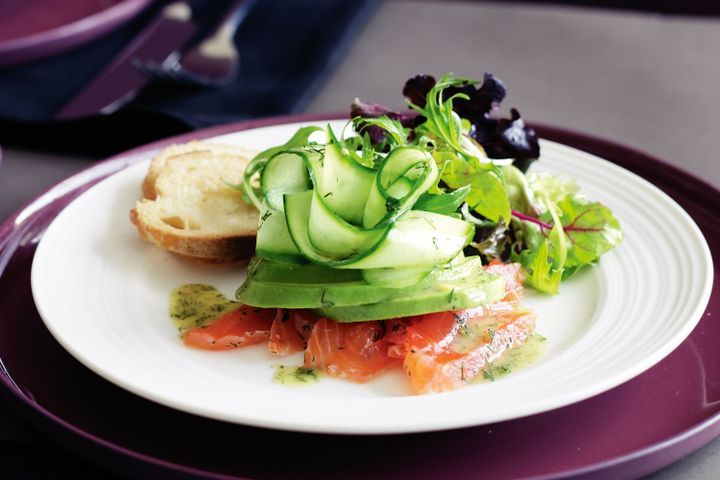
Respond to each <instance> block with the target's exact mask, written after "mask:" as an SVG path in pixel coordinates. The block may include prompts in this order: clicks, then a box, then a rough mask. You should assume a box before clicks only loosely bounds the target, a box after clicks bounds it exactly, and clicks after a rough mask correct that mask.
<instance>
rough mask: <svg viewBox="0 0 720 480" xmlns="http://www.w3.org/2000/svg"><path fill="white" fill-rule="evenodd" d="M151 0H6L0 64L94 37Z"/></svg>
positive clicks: (52, 51)
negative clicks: (63, 0)
mask: <svg viewBox="0 0 720 480" xmlns="http://www.w3.org/2000/svg"><path fill="white" fill-rule="evenodd" d="M151 1H152V0H72V1H69V2H67V1H66V2H62V1H57V0H5V1H3V2H2V11H0V67H3V66H8V65H15V64H17V63H22V62H28V61H30V60H36V59H39V58H43V57H49V56H51V55H54V54H56V53H60V52H62V51H65V50H68V49H70V48H72V47H76V46H78V45H82V44H83V43H85V42H89V41H91V40H94V39H95V38H97V37H99V36H101V35H102V34H104V33H107V32H110V31H111V30H113V29H114V28H116V27H119V26H120V25H122V24H123V23H125V22H127V21H128V20H130V19H132V18H133V17H134V16H136V15H137V14H138V13H140V12H141V11H142V10H143V9H144V8H145V7H147V6H148V5H149V4H150V2H151Z"/></svg>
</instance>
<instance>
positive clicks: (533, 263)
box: [514, 204, 567, 295]
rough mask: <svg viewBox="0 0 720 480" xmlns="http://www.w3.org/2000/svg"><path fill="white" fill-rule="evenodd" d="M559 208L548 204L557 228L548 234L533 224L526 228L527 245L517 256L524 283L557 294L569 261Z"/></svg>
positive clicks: (553, 228) (516, 259)
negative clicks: (523, 274)
mask: <svg viewBox="0 0 720 480" xmlns="http://www.w3.org/2000/svg"><path fill="white" fill-rule="evenodd" d="M555 210H556V207H555V206H554V205H553V204H550V205H549V208H548V213H549V215H550V216H551V217H552V220H553V223H554V224H555V226H554V227H552V229H551V230H550V234H549V235H548V234H546V232H545V231H544V230H543V227H540V226H538V225H536V224H531V225H530V226H529V228H527V229H526V230H525V240H526V242H527V245H531V246H532V247H531V248H527V249H525V250H523V251H522V252H520V254H519V255H514V257H515V258H514V260H515V261H519V262H520V263H521V264H522V266H523V269H524V270H525V282H526V283H527V284H528V285H530V286H532V287H533V288H535V289H537V290H540V291H541V292H545V293H550V294H553V295H554V294H557V293H558V291H559V290H560V282H562V280H563V273H564V266H565V262H566V260H567V238H566V236H565V233H564V232H563V228H562V224H561V223H560V220H559V218H558V213H557V212H556V211H555Z"/></svg>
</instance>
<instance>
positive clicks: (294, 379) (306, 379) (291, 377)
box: [273, 365, 320, 386]
mask: <svg viewBox="0 0 720 480" xmlns="http://www.w3.org/2000/svg"><path fill="white" fill-rule="evenodd" d="M273 367H275V374H274V375H273V381H275V382H277V383H280V384H283V385H294V386H302V385H310V384H313V383H317V382H318V381H319V380H320V374H319V372H318V371H317V370H315V369H313V368H308V367H292V366H289V365H273Z"/></svg>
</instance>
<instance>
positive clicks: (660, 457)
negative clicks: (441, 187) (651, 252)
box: [0, 116, 720, 479]
mask: <svg viewBox="0 0 720 480" xmlns="http://www.w3.org/2000/svg"><path fill="white" fill-rule="evenodd" d="M320 118H321V117H318V116H313V117H311V116H295V117H283V118H276V119H269V120H260V121H250V122H243V123H238V124H233V125H228V126H222V127H218V128H212V129H208V130H202V131H199V132H194V133H192V134H189V135H183V136H180V137H175V138H172V139H168V140H166V141H162V142H158V143H154V144H152V145H148V146H145V147H141V148H139V149H136V150H133V151H131V152H129V153H126V154H123V155H119V156H117V157H114V158H111V159H109V160H107V161H105V162H102V163H99V164H96V165H95V166H93V167H91V168H89V169H87V170H85V171H83V172H81V173H79V174H77V175H75V176H74V177H71V179H70V180H68V181H65V182H63V183H60V184H58V185H57V186H56V187H54V188H52V189H51V190H49V191H48V192H46V193H45V194H43V195H41V196H40V197H38V198H36V199H35V200H33V201H32V202H30V203H29V204H28V205H26V206H25V208H24V209H22V210H20V211H19V212H18V213H17V214H16V215H14V216H13V217H11V218H10V219H8V220H7V221H6V222H5V223H4V224H2V225H1V226H0V373H2V374H3V375H0V381H1V383H0V385H1V386H2V388H0V392H2V393H3V394H4V395H5V397H7V399H8V400H9V401H10V402H11V403H12V405H13V406H14V407H15V408H17V410H18V412H20V413H21V414H23V415H24V416H25V417H26V418H27V419H28V420H30V421H31V422H32V423H33V424H34V425H35V426H36V427H37V428H39V429H41V430H42V431H44V432H45V433H46V434H47V435H48V436H50V437H51V438H53V439H54V440H55V441H57V442H59V443H61V444H62V445H64V446H65V447H66V448H68V449H70V450H73V451H74V452H76V453H78V454H79V455H81V456H83V457H84V458H86V459H87V460H88V461H89V462H92V463H94V464H97V465H99V466H102V467H104V468H107V469H110V470H113V471H115V472H118V473H121V474H126V475H132V476H133V477H134V478H137V477H147V478H159V477H172V478H178V477H181V478H198V477H200V478H238V477H239V478H248V477H251V478H287V477H292V478H367V477H370V476H372V477H394V478H413V479H422V478H458V477H464V478H469V477H478V476H482V477H483V478H487V479H493V478H518V477H532V478H548V477H553V478H556V477H563V476H577V477H581V478H613V479H617V478H635V477H638V476H641V475H644V474H647V473H650V472H653V471H655V470H657V469H659V468H662V467H663V466H665V465H668V464H669V463H671V462H673V461H675V460H677V459H679V458H681V457H683V456H684V455H686V454H688V453H690V452H692V451H693V450H695V449H697V448H699V447H700V446H702V445H704V444H705V443H707V442H708V441H710V440H711V439H712V438H714V437H715V436H717V435H718V434H720V402H719V401H718V400H720V349H718V348H717V346H718V345H720V324H719V323H718V322H717V321H716V318H718V316H720V289H718V287H717V284H716V285H714V286H713V290H712V297H711V299H710V303H709V305H708V307H707V310H706V312H705V313H704V314H703V317H702V319H701V321H700V323H699V324H698V326H697V327H696V328H695V330H694V331H693V333H692V334H691V335H690V337H689V338H688V339H687V340H686V341H685V342H683V343H682V344H681V345H680V346H679V347H678V348H677V349H676V350H675V351H674V352H673V353H672V354H670V355H669V356H668V357H666V358H665V359H664V360H663V361H662V362H660V363H659V364H657V365H656V366H655V367H653V368H651V369H650V370H648V371H647V372H645V373H643V374H642V375H640V376H638V377H636V378H634V379H633V380H631V381H629V382H627V383H625V384H623V385H621V386H619V387H617V388H614V389H612V390H610V391H608V392H606V393H604V394H601V395H598V396H596V397H593V398H591V399H588V400H585V401H582V402H579V403H576V404H574V405H571V406H568V407H564V408H560V409H557V410H554V411H550V412H547V413H542V414H538V415H533V416H530V417H525V418H521V419H517V420H512V421H507V422H502V423H497V424H492V425H484V426H479V427H474V428H464V429H459V430H449V431H444V432H435V433H427V434H412V435H389V436H341V435H318V434H302V433H290V432H283V431H276V430H266V429H260V428H252V427H244V426H239V425H233V424H229V423H223V422H219V421H214V420H208V419H205V418H201V417H197V416H194V415H190V414H186V413H182V412H178V411H175V410H172V409H170V408H167V407H164V406H160V405H158V404H155V403H153V402H150V401H148V400H145V399H143V398H140V397H138V396H135V395H133V394H131V393H128V392H126V391H125V390H123V389H121V388H119V387H117V386H115V385H113V384H111V383H110V382H108V381H106V380H104V379H102V378H101V377H99V376H97V375H95V374H94V373H92V372H91V371H89V370H88V369H87V368H85V367H84V366H82V365H81V364H80V363H79V362H77V361H76V360H75V359H74V358H73V357H71V356H70V355H69V354H68V353H66V352H65V350H63V349H62V348H61V347H60V345H58V343H57V342H55V340H54V339H53V338H52V336H51V335H50V334H49V332H48V331H47V329H46V328H45V326H44V324H43V323H42V320H41V319H40V318H39V316H38V313H37V311H36V310H35V306H34V303H33V299H32V294H31V291H30V266H31V263H32V258H33V254H34V252H35V247H36V245H37V242H38V241H39V239H40V237H41V236H42V233H43V231H44V230H45V228H46V227H47V225H48V224H49V223H50V222H51V221H52V220H53V218H54V217H55V216H56V215H57V214H58V212H60V211H61V210H62V208H63V207H64V206H65V205H67V203H68V202H70V201H71V200H72V199H73V198H75V197H76V196H77V195H79V194H80V193H82V192H83V191H84V190H86V189H87V188H88V187H89V186H91V185H92V184H94V183H96V182H97V181H99V180H100V179H102V178H104V177H105V176H107V175H109V174H111V173H112V172H115V171H118V170H120V169H122V168H124V167H125V166H126V165H128V164H129V163H132V162H133V161H135V160H136V158H135V159H134V158H133V157H132V154H134V153H138V152H142V151H145V150H148V149H152V148H157V147H159V146H163V145H166V144H169V143H177V142H182V141H187V140H190V139H192V138H203V137H210V136H214V135H219V134H223V133H228V132H232V131H238V130H245V129H250V128H255V127H260V126H266V125H275V124H281V123H286V122H295V121H311V120H318V119H320ZM324 118H327V117H326V116H325V117H324ZM537 130H538V132H539V134H540V135H541V136H542V137H543V138H546V139H550V140H555V141H558V142H561V143H564V144H567V145H571V146H574V147H577V148H580V149H582V150H585V151H588V152H591V153H594V154H597V155H599V156H601V157H604V158H606V159H609V160H611V161H613V162H615V163H617V164H619V165H622V166H623V167H625V168H627V169H629V170H632V171H634V172H636V173H638V174H639V175H641V176H643V177H645V178H646V179H648V180H649V181H651V182H653V183H654V184H655V185H657V186H658V187H660V188H661V189H663V190H664V191H666V192H667V193H668V194H669V195H671V196H672V197H673V198H675V200H677V201H678V202H679V203H680V204H681V205H682V206H683V207H684V208H685V209H686V210H687V211H688V213H689V214H690V215H691V216H692V217H693V218H694V219H695V221H696V222H697V223H698V225H699V226H700V228H701V229H702V231H703V232H704V233H705V235H706V238H707V241H708V243H709V245H710V248H711V250H713V251H718V250H719V249H720V192H718V190H716V189H714V188H713V187H712V186H710V185H708V184H707V183H705V182H703V181H702V180H699V179H697V178H695V177H693V176H691V175H690V174H688V173H686V172H683V171H681V170H679V169H677V168H675V167H673V166H670V165H668V164H667V163H664V162H662V161H660V160H657V159H654V158H652V157H650V156H648V155H646V154H644V153H641V152H638V151H635V150H632V149H629V148H626V147H622V146H619V145H616V144H614V143H610V142H607V141H604V140H599V139H596V138H592V137H589V136H586V135H581V134H577V133H572V132H569V131H566V130H561V129H557V128H551V127H544V126H538V127H537ZM658 261H660V259H659V260H658ZM677 261H682V259H681V258H679V259H677ZM719 270H720V266H719V265H718V262H717V261H716V262H715V272H716V277H717V276H718V275H717V274H718V273H719ZM101 320H102V319H98V321H101ZM628 321H632V319H628ZM308 408H309V409H310V408H313V406H312V405H308ZM428 415H432V412H428Z"/></svg>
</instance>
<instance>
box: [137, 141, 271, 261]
mask: <svg viewBox="0 0 720 480" xmlns="http://www.w3.org/2000/svg"><path fill="white" fill-rule="evenodd" d="M254 154H255V153H254V152H252V151H250V150H247V149H244V148H240V147H232V146H225V145H215V144H210V143H204V142H197V141H194V142H190V143H187V144H183V145H173V146H171V147H168V148H166V149H165V150H163V151H162V152H160V153H159V154H158V155H157V156H156V157H155V158H154V159H153V161H152V163H151V164H150V169H149V170H148V173H147V176H146V177H145V180H144V181H143V184H142V191H143V196H144V198H143V199H141V200H139V201H138V202H137V203H136V204H135V208H133V209H132V211H131V212H130V219H131V221H132V223H133V224H135V226H136V227H137V229H138V231H139V232H140V236H142V238H144V239H145V240H148V241H149V242H152V243H154V244H156V245H158V246H159V247H161V248H164V249H166V250H169V251H171V252H173V253H176V254H179V255H182V256H186V257H191V258H196V259H201V260H206V261H211V262H232V261H235V260H239V259H242V258H247V257H249V256H251V255H252V254H253V252H254V249H255V234H256V231H257V225H258V212H257V209H255V207H254V206H252V205H248V204H247V203H245V202H244V201H243V199H242V193H241V192H239V191H238V190H236V189H234V188H232V187H230V186H228V183H230V184H233V185H236V184H239V183H240V182H241V180H242V177H243V172H244V171H245V167H246V166H247V164H248V162H249V161H250V159H251V158H252V157H253V156H254ZM226 182H227V183H226Z"/></svg>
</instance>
